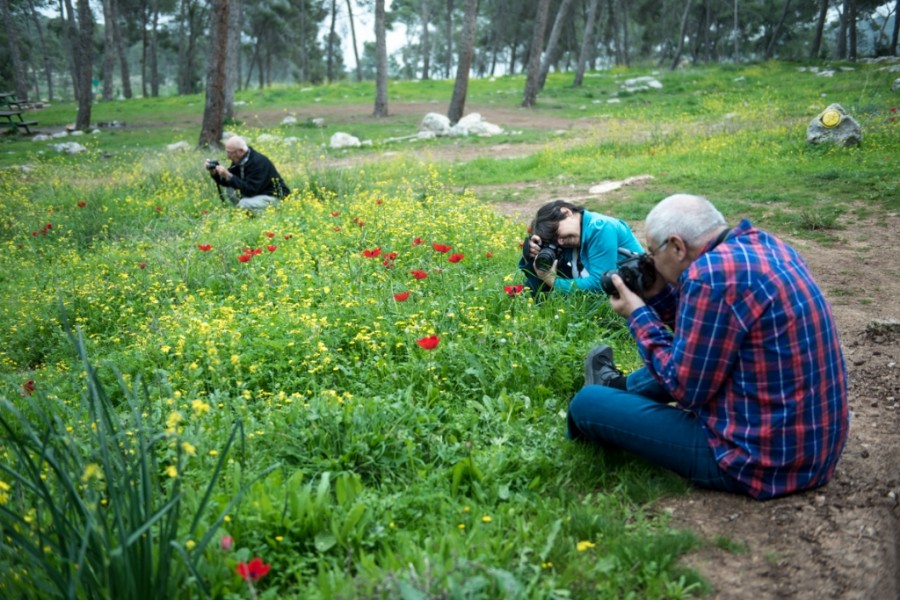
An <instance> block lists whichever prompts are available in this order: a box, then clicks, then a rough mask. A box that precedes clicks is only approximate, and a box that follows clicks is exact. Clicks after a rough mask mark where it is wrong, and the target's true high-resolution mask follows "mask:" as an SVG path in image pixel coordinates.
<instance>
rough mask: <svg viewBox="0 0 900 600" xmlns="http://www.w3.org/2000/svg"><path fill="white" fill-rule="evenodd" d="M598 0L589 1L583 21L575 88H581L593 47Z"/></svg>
mask: <svg viewBox="0 0 900 600" xmlns="http://www.w3.org/2000/svg"><path fill="white" fill-rule="evenodd" d="M598 2H599V0H591V4H590V6H588V14H587V18H585V20H584V37H583V38H582V40H581V51H580V52H579V53H578V66H577V67H575V81H574V82H573V83H572V85H574V86H575V87H581V84H582V82H583V81H584V70H585V68H586V67H587V63H588V54H589V53H590V52H591V51H592V50H591V49H592V48H593V46H594V22H595V21H596V20H597V4H598Z"/></svg>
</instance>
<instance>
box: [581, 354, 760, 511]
mask: <svg viewBox="0 0 900 600" xmlns="http://www.w3.org/2000/svg"><path fill="white" fill-rule="evenodd" d="M626 387H627V388H628V390H627V391H625V390H619V389H615V388H610V387H605V386H602V385H588V386H585V387H583V388H581V391H579V392H578V393H577V394H576V395H575V398H573V399H572V402H571V404H569V414H568V424H569V431H568V437H569V438H571V439H573V440H585V441H590V442H595V443H598V444H601V445H603V446H612V447H616V448H621V449H623V450H627V451H628V452H632V453H634V454H637V455H639V456H643V457H644V458H646V459H647V460H649V461H650V462H653V463H655V464H657V465H660V466H662V467H665V468H667V469H670V470H672V471H675V472H676V473H678V474H679V475H681V476H683V477H686V478H687V479H689V480H691V481H692V482H693V483H694V484H696V485H698V486H700V487H705V488H710V489H713V490H720V491H724V492H734V493H744V494H745V493H747V492H746V491H745V490H744V488H743V486H741V484H739V483H738V482H737V480H735V479H733V478H732V477H731V476H729V475H728V474H727V473H725V471H723V470H722V469H720V468H719V465H718V463H717V462H716V458H715V456H714V454H713V451H712V449H711V448H710V447H709V443H708V442H707V436H706V433H705V432H704V430H703V425H702V424H701V423H700V420H699V419H698V418H697V416H696V415H694V414H693V413H691V412H688V411H686V410H683V409H681V408H677V407H675V406H670V405H669V404H668V402H671V401H672V397H671V396H669V394H668V393H667V392H666V391H665V390H664V389H663V387H662V386H661V385H659V383H657V382H656V380H655V379H654V378H653V376H652V375H651V374H650V372H649V371H648V370H647V368H646V367H644V368H641V369H638V370H637V371H635V372H633V373H631V374H630V375H629V376H628V383H627V386H626Z"/></svg>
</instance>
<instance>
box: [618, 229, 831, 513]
mask: <svg viewBox="0 0 900 600" xmlns="http://www.w3.org/2000/svg"><path fill="white" fill-rule="evenodd" d="M673 319H674V323H675V328H674V335H673V333H672V331H671V330H670V329H669V328H667V327H666V326H665V325H664V323H665V322H669V323H671V322H672V320H673ZM629 325H630V327H631V332H632V334H633V335H634V338H635V340H637V343H638V348H639V350H640V352H641V356H642V357H643V359H644V362H645V364H646V365H647V367H648V368H649V369H650V371H651V372H652V373H653V374H654V375H655V377H656V379H657V380H658V381H659V382H660V384H661V385H663V386H664V387H665V388H666V390H668V391H669V393H670V394H671V395H672V397H673V398H675V399H676V401H677V402H678V405H679V406H681V407H682V408H684V409H686V410H689V411H691V412H693V413H695V414H696V415H697V416H698V417H699V418H700V420H701V422H702V423H703V424H704V426H705V429H706V431H707V434H708V435H709V443H710V446H711V448H712V449H713V451H714V452H715V456H716V460H717V461H718V463H719V465H720V466H721V467H722V468H723V469H724V470H725V471H726V472H728V473H729V474H730V475H731V476H732V477H734V478H735V479H737V480H738V481H739V482H741V483H742V484H743V485H744V486H746V489H747V491H748V493H749V494H750V495H752V496H754V497H756V498H760V499H764V498H772V497H775V496H780V495H783V494H788V493H791V492H794V491H797V490H803V489H811V488H815V487H818V486H820V485H823V484H824V483H826V482H827V481H828V480H829V479H830V478H831V476H832V475H833V474H834V469H835V466H836V464H837V461H838V458H839V457H840V455H841V451H842V450H843V448H844V444H845V442H846V440H847V433H848V430H849V411H848V406H847V370H846V365H845V363H844V357H843V354H842V352H841V347H840V342H839V340H838V333H837V329H836V327H835V323H834V318H833V316H832V314H831V308H830V306H829V305H828V303H827V302H826V300H825V298H824V297H823V296H822V292H821V290H820V289H819V287H818V285H816V282H815V281H814V280H813V277H812V275H811V274H810V272H809V268H808V267H807V265H806V263H805V262H804V261H803V259H802V258H800V255H799V254H797V252H796V251H795V250H794V249H793V248H791V247H789V246H788V245H787V244H785V243H784V242H782V241H781V240H779V239H778V238H776V237H775V236H773V235H770V234H768V233H766V232H764V231H760V230H758V229H756V228H754V227H753V226H752V225H751V224H750V222H749V221H747V220H744V221H742V222H741V223H740V224H739V225H738V227H737V228H735V229H734V230H732V231H731V232H730V233H729V234H728V237H727V238H726V239H725V240H724V241H723V242H721V243H720V244H717V245H714V244H710V246H709V247H708V248H707V249H706V250H705V251H704V252H703V253H702V254H701V255H700V256H699V257H698V258H697V259H696V260H695V261H694V262H693V263H692V264H691V265H690V267H688V269H686V270H685V271H684V273H682V275H681V277H680V278H679V281H678V285H677V287H676V288H672V287H671V286H670V288H669V290H667V292H666V293H663V294H660V295H659V296H657V297H656V298H653V299H652V307H651V306H647V307H642V308H640V309H638V310H636V311H634V313H632V315H631V317H630V319H629Z"/></svg>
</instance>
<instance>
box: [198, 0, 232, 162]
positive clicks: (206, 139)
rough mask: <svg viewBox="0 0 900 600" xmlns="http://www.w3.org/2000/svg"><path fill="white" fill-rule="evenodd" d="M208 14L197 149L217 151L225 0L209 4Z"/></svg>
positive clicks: (222, 115)
mask: <svg viewBox="0 0 900 600" xmlns="http://www.w3.org/2000/svg"><path fill="white" fill-rule="evenodd" d="M211 8H212V10H211V11H210V14H209V21H210V22H209V54H208V56H207V61H206V105H205V107H204V109H203V125H202V126H201V129H200V141H199V142H198V146H199V147H200V148H209V147H213V148H220V147H221V140H222V133H223V131H224V128H225V63H226V62H227V60H228V13H229V10H228V9H229V0H212V7H211Z"/></svg>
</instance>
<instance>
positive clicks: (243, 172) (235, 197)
mask: <svg viewBox="0 0 900 600" xmlns="http://www.w3.org/2000/svg"><path fill="white" fill-rule="evenodd" d="M225 154H227V155H228V158H229V160H231V166H230V167H228V168H227V169H226V168H225V167H224V166H222V165H211V164H210V161H209V160H208V159H207V161H206V169H207V171H209V175H210V177H212V178H213V181H215V182H216V183H217V184H218V185H220V186H222V187H224V188H225V191H226V192H227V194H228V200H229V201H230V202H231V204H232V205H233V206H236V207H238V208H246V209H250V210H262V209H265V208H267V207H269V206H277V205H278V201H279V200H280V199H282V198H284V197H285V196H287V195H288V194H290V193H291V190H290V188H288V186H287V185H286V184H285V183H284V179H282V178H281V175H279V174H278V170H277V169H276V168H275V165H273V164H272V161H271V160H269V159H268V158H266V157H265V156H264V155H263V154H261V153H259V152H257V151H256V150H254V149H253V148H251V147H250V146H248V145H247V142H246V141H245V140H244V138H242V137H240V136H236V135H234V136H231V137H230V138H228V140H226V142H225ZM223 200H224V199H223Z"/></svg>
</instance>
